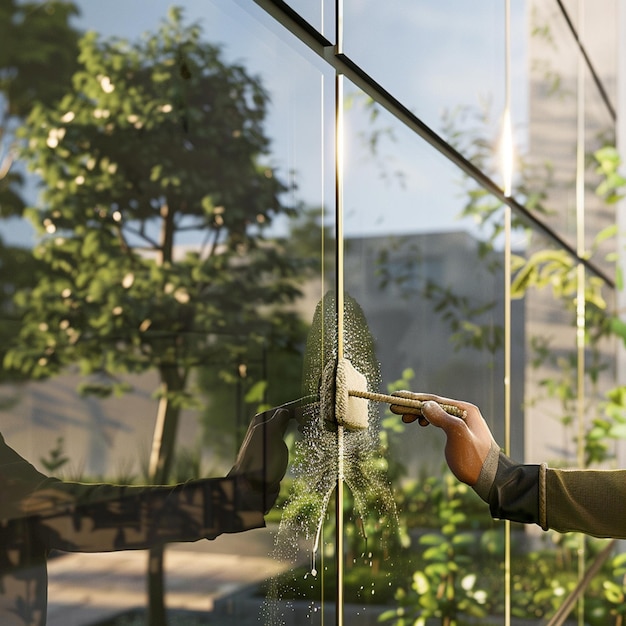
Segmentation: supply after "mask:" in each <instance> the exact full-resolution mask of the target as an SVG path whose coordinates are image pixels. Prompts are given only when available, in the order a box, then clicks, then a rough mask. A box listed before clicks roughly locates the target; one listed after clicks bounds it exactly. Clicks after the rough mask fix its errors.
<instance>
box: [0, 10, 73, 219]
mask: <svg viewBox="0 0 626 626" xmlns="http://www.w3.org/2000/svg"><path fill="white" fill-rule="evenodd" d="M77 13H78V11H77V9H76V6H75V5H74V4H73V3H72V2H56V1H53V2H45V3H41V2H16V1H15V0H2V1H1V2H0V41H1V42H2V45H0V93H1V94H2V99H3V106H2V108H1V110H0V217H3V218H4V217H8V216H11V215H21V212H22V210H23V208H24V203H23V199H22V196H21V189H20V188H21V184H22V182H23V180H22V176H21V174H19V173H18V172H17V171H16V169H15V167H13V164H14V159H15V155H16V150H17V146H16V145H15V144H14V136H13V131H14V129H15V126H16V125H17V124H18V123H19V120H20V119H21V118H24V117H25V116H26V115H28V113H29V112H30V110H31V109H32V107H33V105H34V103H36V102H43V103H45V104H46V105H50V104H52V103H54V102H56V101H58V100H59V99H60V98H61V97H62V96H63V95H64V93H65V92H66V91H67V89H68V88H69V86H70V81H71V76H72V74H73V73H74V71H75V69H76V67H77V61H76V56H77V51H78V47H77V42H78V33H77V32H76V30H75V29H74V28H72V26H71V25H70V18H71V17H72V16H74V15H76V14H77ZM51 68H54V69H53V71H51Z"/></svg>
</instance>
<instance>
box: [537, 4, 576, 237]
mask: <svg viewBox="0 0 626 626" xmlns="http://www.w3.org/2000/svg"><path fill="white" fill-rule="evenodd" d="M530 20H531V23H530V32H531V35H530V37H529V68H530V71H529V83H530V100H529V125H528V137H529V139H528V160H529V162H530V167H531V168H532V174H533V179H531V180H530V181H529V185H530V186H531V189H532V191H533V192H534V193H536V194H538V195H539V196H540V197H543V201H542V204H541V207H537V209H539V210H541V211H542V214H541V220H542V221H544V222H545V223H547V224H548V225H549V226H550V227H551V228H552V229H554V230H555V231H556V232H557V234H558V235H559V236H560V237H562V238H563V239H565V240H566V241H567V242H568V243H569V244H570V245H572V246H574V247H575V244H576V146H577V144H576V133H577V130H576V129H577V57H578V48H577V46H576V43H575V41H573V39H572V37H571V33H570V31H569V29H568V28H567V26H566V24H565V22H564V20H563V18H562V14H561V12H560V11H559V10H558V6H557V5H556V4H544V3H539V4H536V5H534V7H533V11H532V14H531V17H530ZM537 209H536V210H537Z"/></svg>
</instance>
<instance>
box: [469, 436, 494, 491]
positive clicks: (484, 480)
mask: <svg viewBox="0 0 626 626" xmlns="http://www.w3.org/2000/svg"><path fill="white" fill-rule="evenodd" d="M499 456H500V446H498V444H497V443H496V442H495V441H492V442H491V448H489V452H487V456H486V457H485V461H484V463H483V466H482V468H481V469H480V474H479V476H478V480H477V481H476V483H475V484H474V485H472V489H474V491H475V492H476V493H477V494H478V495H479V496H480V497H481V498H482V499H483V500H484V501H485V502H489V491H490V490H491V486H492V485H493V481H494V480H495V478H496V472H497V471H498V458H499Z"/></svg>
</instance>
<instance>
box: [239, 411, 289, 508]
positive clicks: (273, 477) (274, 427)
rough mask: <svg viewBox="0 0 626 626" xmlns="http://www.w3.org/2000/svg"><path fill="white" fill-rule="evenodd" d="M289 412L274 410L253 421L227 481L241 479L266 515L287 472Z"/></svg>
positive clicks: (258, 415) (254, 418)
mask: <svg viewBox="0 0 626 626" xmlns="http://www.w3.org/2000/svg"><path fill="white" fill-rule="evenodd" d="M294 416H295V414H294V411H293V409H291V408H285V407H277V408H274V409H270V410H268V411H265V412H263V413H258V414H257V415H255V416H254V417H253V418H252V421H251V422H250V425H249V426H248V431H247V432H246V436H245V437H244V440H243V443H242V444H241V447H240V448H239V452H238V453H237V459H236V461H235V464H234V465H233V467H232V469H231V470H230V472H228V476H229V477H233V476H236V477H242V478H244V479H245V480H246V482H247V483H248V484H249V486H250V487H251V488H252V490H253V492H254V493H255V495H256V496H257V497H258V498H260V502H259V504H260V506H261V507H262V509H263V512H264V513H267V512H268V511H269V510H270V509H271V508H272V506H273V505H274V502H276V498H277V497H278V494H279V492H280V481H281V480H282V479H283V477H284V475H285V472H286V471H287V463H288V461H289V451H288V449H287V445H286V444H285V440H284V436H285V433H286V431H287V427H288V426H289V422H290V420H291V418H292V417H294Z"/></svg>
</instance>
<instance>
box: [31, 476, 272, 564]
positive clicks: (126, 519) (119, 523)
mask: <svg viewBox="0 0 626 626" xmlns="http://www.w3.org/2000/svg"><path fill="white" fill-rule="evenodd" d="M241 493H246V489H239V485H238V479H236V478H214V479H205V480H196V481H190V482H188V483H185V484H182V485H177V486H172V487H150V486H145V487H136V486H131V487H126V486H117V485H106V484H98V485H89V484H82V483H66V482H61V481H55V480H50V481H49V482H48V483H47V484H46V485H43V486H42V488H41V489H39V490H38V491H37V493H36V494H33V495H32V496H31V498H30V503H31V506H32V508H33V510H32V511H31V513H32V514H33V515H36V516H37V518H38V527H39V532H40V533H41V536H42V539H43V541H44V542H45V543H46V544H47V545H48V546H49V547H50V548H57V549H60V550H65V551H80V552H103V551H112V550H128V549H144V548H149V547H151V546H154V545H158V544H163V543H167V542H171V541H196V540H198V539H202V538H208V539H213V538H215V537H217V536H218V535H220V534H222V533H228V532H240V531H244V530H249V529H252V528H259V527H262V526H263V525H264V518H263V513H262V511H260V510H259V509H258V507H256V506H255V505H254V504H252V505H250V503H248V502H246V501H245V499H244V498H242V497H241ZM33 496H36V498H35V499H33ZM37 501H38V502H39V503H40V506H37ZM37 509H39V510H37Z"/></svg>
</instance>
